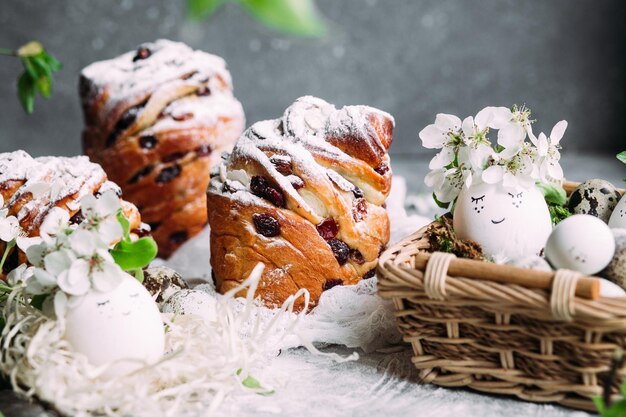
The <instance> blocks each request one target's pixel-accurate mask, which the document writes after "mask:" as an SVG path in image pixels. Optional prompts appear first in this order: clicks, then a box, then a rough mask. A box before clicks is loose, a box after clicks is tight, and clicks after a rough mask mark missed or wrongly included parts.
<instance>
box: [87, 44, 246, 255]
mask: <svg viewBox="0 0 626 417" xmlns="http://www.w3.org/2000/svg"><path fill="white" fill-rule="evenodd" d="M80 94H81V99H82V103H83V113H84V116H85V130H84V132H83V147H84V150H85V153H86V154H87V155H89V157H90V158H91V159H92V160H93V161H96V162H98V163H99V164H101V165H102V166H103V167H104V170H105V171H106V172H107V174H108V175H109V178H111V180H113V181H115V182H116V183H118V184H119V185H120V186H121V187H122V189H123V190H124V196H125V197H126V198H128V199H129V201H132V202H133V203H135V204H136V205H137V207H139V210H140V211H141V214H142V217H143V219H144V221H145V222H147V223H149V224H150V225H151V227H152V230H153V236H154V238H155V240H156V241H157V243H158V244H159V254H160V256H164V257H167V256H169V255H170V254H171V253H172V252H174V250H176V249H177V248H178V247H179V246H180V245H181V244H182V243H183V242H184V241H185V240H187V239H188V238H190V237H192V236H193V235H195V234H197V233H198V232H200V230H202V228H203V227H204V226H205V225H206V222H207V214H206V196H205V191H206V188H207V185H208V183H209V171H210V167H211V166H213V165H215V164H217V163H218V161H219V160H220V154H221V152H222V151H224V150H229V149H230V148H231V147H232V144H233V143H234V142H235V140H236V139H237V138H238V137H239V136H240V134H241V132H242V130H243V127H244V114H243V109H242V107H241V104H240V103H239V102H238V101H237V100H236V99H235V98H234V97H233V94H232V83H231V78H230V74H229V72H228V71H227V70H226V64H225V63H224V60H223V59H221V58H219V57H217V56H215V55H211V54H207V53H205V52H202V51H194V50H192V49H191V48H189V47H188V46H186V45H184V44H182V43H178V42H171V41H167V40H158V41H156V42H154V43H147V44H143V45H141V46H140V47H139V48H138V49H137V50H136V51H131V52H128V53H126V54H124V55H121V56H119V57H117V58H115V59H112V60H108V61H101V62H96V63H94V64H91V65H89V66H88V67H86V68H85V69H84V70H83V71H82V73H81V78H80Z"/></svg>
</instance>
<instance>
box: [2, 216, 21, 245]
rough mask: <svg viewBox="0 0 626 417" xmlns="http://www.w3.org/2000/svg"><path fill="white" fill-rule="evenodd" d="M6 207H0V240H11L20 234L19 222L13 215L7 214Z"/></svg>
mask: <svg viewBox="0 0 626 417" xmlns="http://www.w3.org/2000/svg"><path fill="white" fill-rule="evenodd" d="M8 212H9V211H8V209H0V240H2V241H4V242H11V241H13V240H15V239H16V238H17V237H18V236H19V234H20V230H21V229H20V223H19V222H18V221H17V218H16V217H15V216H7V214H8Z"/></svg>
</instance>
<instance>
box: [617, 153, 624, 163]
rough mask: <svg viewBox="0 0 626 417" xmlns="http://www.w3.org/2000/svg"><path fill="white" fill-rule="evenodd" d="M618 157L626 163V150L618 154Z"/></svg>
mask: <svg viewBox="0 0 626 417" xmlns="http://www.w3.org/2000/svg"><path fill="white" fill-rule="evenodd" d="M617 159H619V160H620V161H622V162H623V163H625V164H626V151H622V152H620V153H618V154H617Z"/></svg>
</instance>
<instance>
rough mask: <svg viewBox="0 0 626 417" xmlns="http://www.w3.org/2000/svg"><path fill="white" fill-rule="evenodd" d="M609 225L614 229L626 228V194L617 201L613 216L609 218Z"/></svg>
mask: <svg viewBox="0 0 626 417" xmlns="http://www.w3.org/2000/svg"><path fill="white" fill-rule="evenodd" d="M609 227H611V228H613V229H626V196H624V197H622V199H621V200H620V201H619V203H617V205H616V206H615V209H614V210H613V214H611V218H610V219H609Z"/></svg>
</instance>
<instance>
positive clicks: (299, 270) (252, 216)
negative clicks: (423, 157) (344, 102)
mask: <svg viewBox="0 0 626 417" xmlns="http://www.w3.org/2000/svg"><path fill="white" fill-rule="evenodd" d="M393 127H394V121H393V118H392V116H390V115H389V114H387V113H385V112H382V111H380V110H377V109H374V108H371V107H366V106H346V107H343V108H341V109H337V108H335V107H334V106H333V105H331V104H329V103H327V102H325V101H323V100H321V99H318V98H314V97H302V98H300V99H298V100H297V101H296V102H295V103H293V104H292V105H291V106H290V107H289V108H288V109H287V110H286V111H285V113H284V115H283V117H282V118H280V119H277V120H269V121H263V122H259V123H255V124H254V125H253V126H252V127H250V128H249V129H248V130H247V131H246V132H244V134H243V135H242V137H241V138H240V139H239V141H238V142H237V144H236V145H235V148H234V149H233V151H232V153H231V154H230V155H229V156H228V157H227V158H226V159H225V161H224V163H223V164H222V165H221V166H220V167H219V169H217V170H214V172H213V173H212V179H211V183H210V186H209V189H208V191H207V203H208V208H209V210H208V211H209V224H210V226H211V265H212V267H213V274H214V275H213V276H214V279H215V282H216V286H217V289H218V291H220V292H226V291H228V290H230V289H231V288H233V287H235V286H237V285H239V284H240V283H241V282H242V281H243V280H244V279H245V278H247V277H248V275H249V274H250V272H251V271H252V269H253V268H254V266H255V265H256V264H257V263H258V262H263V263H264V264H265V265H266V267H265V270H264V272H263V277H262V280H261V282H260V284H259V287H258V290H257V295H259V296H260V297H261V298H262V299H263V300H264V302H265V303H266V304H267V305H270V306H277V305H280V304H282V303H283V302H284V301H285V300H286V299H287V298H288V297H289V296H290V295H291V294H294V293H295V292H297V291H298V290H299V289H300V288H306V289H308V291H309V292H310V294H311V301H312V305H315V303H316V302H317V300H318V299H319V297H320V295H321V293H322V292H323V291H324V290H326V289H329V288H331V287H333V286H335V285H343V284H355V283H356V282H358V281H359V280H361V279H364V278H370V277H372V276H373V275H374V268H375V267H376V262H377V259H378V256H379V254H380V252H381V250H382V249H383V248H384V247H385V245H386V243H387V242H388V240H389V218H388V216H387V213H386V210H385V208H384V202H385V198H386V197H387V195H388V193H389V191H390V187H391V170H390V168H389V155H388V154H387V149H388V148H389V146H390V144H391V141H392V131H393ZM298 307H299V308H301V307H302V304H300V305H299V306H298Z"/></svg>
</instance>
